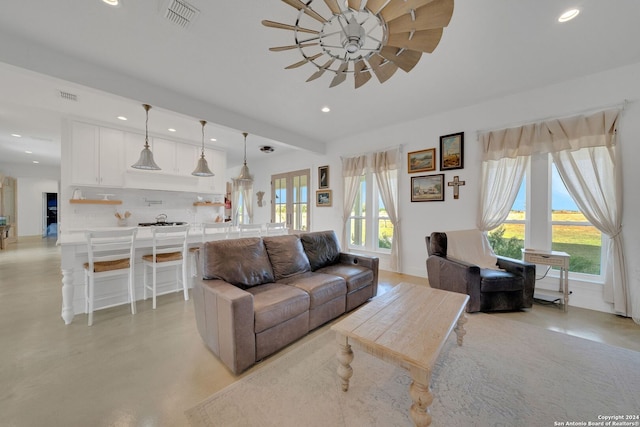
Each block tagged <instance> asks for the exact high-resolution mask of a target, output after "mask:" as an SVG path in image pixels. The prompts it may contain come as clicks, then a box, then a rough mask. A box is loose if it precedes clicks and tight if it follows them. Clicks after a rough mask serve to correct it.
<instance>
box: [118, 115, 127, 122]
mask: <svg viewBox="0 0 640 427" xmlns="http://www.w3.org/2000/svg"><path fill="white" fill-rule="evenodd" d="M118 120H123V121H126V120H128V119H127V118H126V117H125V116H118Z"/></svg>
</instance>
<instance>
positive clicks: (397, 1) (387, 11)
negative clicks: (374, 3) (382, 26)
mask: <svg viewBox="0 0 640 427" xmlns="http://www.w3.org/2000/svg"><path fill="white" fill-rule="evenodd" d="M432 1H434V0H406V1H405V0H391V1H390V2H389V3H388V4H387V5H386V6H385V7H384V9H382V12H380V14H381V15H382V18H383V19H384V20H385V22H389V21H393V20H394V19H396V18H397V17H399V16H402V15H404V14H405V13H410V11H411V9H414V10H417V9H419V8H421V7H422V6H426V5H428V4H429V3H431V2H432Z"/></svg>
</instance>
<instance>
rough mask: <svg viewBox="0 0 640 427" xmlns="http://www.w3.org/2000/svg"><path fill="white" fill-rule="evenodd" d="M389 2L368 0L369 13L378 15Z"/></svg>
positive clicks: (385, 0)
mask: <svg viewBox="0 0 640 427" xmlns="http://www.w3.org/2000/svg"><path fill="white" fill-rule="evenodd" d="M387 1H388V0H368V1H367V6H366V8H367V9H369V12H371V13H373V14H374V15H377V14H378V13H379V12H380V9H382V7H383V6H384V5H385V4H386V3H387Z"/></svg>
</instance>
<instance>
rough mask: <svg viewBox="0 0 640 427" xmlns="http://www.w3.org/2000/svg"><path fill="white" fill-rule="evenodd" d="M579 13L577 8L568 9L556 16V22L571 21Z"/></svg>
mask: <svg viewBox="0 0 640 427" xmlns="http://www.w3.org/2000/svg"><path fill="white" fill-rule="evenodd" d="M579 13H580V10H579V9H569V10H567V11H566V12H565V13H563V14H562V15H560V17H559V18H558V22H567V21H571V20H572V19H573V18H575V17H576V16H578V14H579Z"/></svg>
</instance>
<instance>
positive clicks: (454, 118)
mask: <svg viewBox="0 0 640 427" xmlns="http://www.w3.org/2000/svg"><path fill="white" fill-rule="evenodd" d="M638 75H640V64H635V65H632V66H628V67H623V68H619V69H615V70H611V71H608V72H603V73H599V74H595V75H591V76H587V77H584V78H579V79H575V80H571V81H568V82H565V83H563V84H558V85H552V86H548V87H543V88H538V89H536V90H532V91H528V92H523V93H518V94H513V95H510V96H506V97H503V98H499V99H494V100H490V101H487V102H484V103H482V104H478V105H473V106H469V107H466V108H462V109H458V110H454V111H447V112H442V113H441V114H438V115H433V116H429V117H424V118H421V119H418V120H413V121H409V122H406V123H399V124H397V125H394V126H391V127H387V128H384V129H376V128H375V126H374V125H372V129H373V130H372V131H371V132H368V133H365V134H360V135H355V136H352V137H348V138H344V139H341V140H338V141H333V142H331V143H330V144H328V147H327V155H324V156H322V155H310V154H309V153H303V152H300V153H294V154H292V155H288V156H282V157H279V156H277V153H275V154H276V155H275V156H274V157H273V158H270V159H269V161H265V162H261V163H260V165H249V166H250V168H251V170H252V172H253V173H254V174H255V175H256V184H254V189H255V191H258V190H263V191H265V192H267V193H268V191H269V189H270V185H269V177H270V175H271V174H274V173H280V172H287V171H291V170H296V169H303V168H307V167H308V168H311V176H312V192H313V194H315V190H316V189H317V182H316V181H317V177H316V175H317V167H318V166H322V165H325V164H328V165H329V166H330V171H331V182H330V186H331V189H332V190H333V199H334V202H333V207H331V208H316V207H315V204H314V206H312V230H320V229H335V230H336V232H338V234H340V231H341V230H342V220H341V217H342V193H343V192H342V188H341V187H342V185H341V160H340V157H341V156H343V157H349V156H351V155H355V154H360V153H366V152H371V151H375V150H379V149H384V148H388V147H392V146H395V145H399V144H402V146H403V149H402V151H403V154H404V155H406V153H407V152H410V151H415V150H421V149H426V148H432V147H436V148H437V150H436V151H437V157H438V159H439V158H440V148H439V137H440V136H441V135H446V134H450V133H455V132H461V131H463V132H464V133H465V144H464V169H460V170H453V171H447V172H446V173H445V180H446V181H451V180H452V179H453V177H454V176H455V175H458V176H460V179H461V180H464V181H466V185H465V186H463V187H461V188H460V198H459V199H458V200H454V199H453V190H452V189H451V188H446V194H445V201H444V202H422V203H411V201H410V200H411V199H410V182H411V179H410V176H416V175H420V174H415V175H408V174H407V172H406V164H405V166H404V167H403V170H402V171H401V173H400V175H399V205H400V207H399V211H400V217H401V227H400V229H401V240H402V245H401V254H402V264H401V268H400V271H401V272H402V273H406V274H411V275H416V276H423V277H425V276H426V266H425V260H426V248H425V243H424V236H426V235H429V234H430V233H431V232H432V231H439V230H450V229H465V228H473V227H475V225H476V219H477V212H478V194H479V186H480V157H481V155H480V147H479V143H478V142H477V132H478V131H483V130H490V129H500V128H505V127H511V126H517V125H520V124H524V123H527V122H535V121H540V120H544V119H547V118H551V117H560V116H570V115H576V114H580V113H583V112H587V111H589V110H597V109H603V108H606V107H610V106H613V105H615V104H622V102H623V101H624V100H629V101H630V102H629V103H628V104H627V105H626V107H625V110H624V112H623V114H622V119H621V122H620V126H619V139H618V141H619V144H620V147H621V151H622V157H623V164H622V167H623V174H624V183H625V186H624V212H623V215H624V228H623V236H624V239H625V250H626V253H627V266H628V279H629V281H630V284H631V287H632V289H633V290H637V291H636V292H635V293H636V294H640V264H638V263H635V262H633V261H634V260H635V259H636V258H637V256H638V254H640V239H639V237H640V221H638V220H637V219H636V218H638V216H639V215H640V197H639V195H638V191H637V187H636V185H637V183H638V182H640V168H639V167H638V165H637V159H639V158H640V103H639V102H638V100H640V80H639V79H638V78H637V76H638ZM377 108H392V107H391V106H385V105H384V104H382V103H381V105H380V106H378V107H377ZM272 156H273V155H272ZM438 170H439V167H438ZM431 173H440V172H439V171H436V172H431ZM267 200H268V199H267V196H266V195H265V201H267ZM255 212H256V214H255V217H254V221H255V222H266V221H268V220H269V211H268V208H267V207H263V208H255ZM571 289H572V290H573V291H574V295H573V296H572V298H571V304H573V305H580V306H583V307H588V308H592V309H597V310H602V311H609V310H610V308H609V305H608V304H606V303H604V302H603V301H602V299H601V297H600V296H601V294H602V292H601V286H600V285H594V284H588V283H577V282H576V281H575V280H574V281H572V283H571ZM636 299H640V295H639V296H638V297H637V298H636ZM636 307H638V309H637V310H640V307H639V306H638V304H636Z"/></svg>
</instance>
